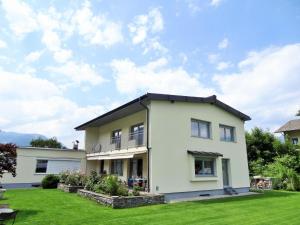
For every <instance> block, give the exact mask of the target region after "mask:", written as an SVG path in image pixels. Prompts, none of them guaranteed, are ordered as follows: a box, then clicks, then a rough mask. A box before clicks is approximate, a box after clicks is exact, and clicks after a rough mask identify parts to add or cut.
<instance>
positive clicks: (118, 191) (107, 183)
mask: <svg viewBox="0 0 300 225" xmlns="http://www.w3.org/2000/svg"><path fill="white" fill-rule="evenodd" d="M93 191H95V192H97V193H102V194H108V195H118V196H128V189H127V188H126V186H125V185H124V184H122V182H121V181H120V180H119V179H118V177H116V176H112V175H107V176H103V177H101V179H100V181H98V183H97V184H95V185H94V187H93Z"/></svg>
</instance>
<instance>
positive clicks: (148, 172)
mask: <svg viewBox="0 0 300 225" xmlns="http://www.w3.org/2000/svg"><path fill="white" fill-rule="evenodd" d="M139 103H140V105H141V106H143V107H144V108H145V109H146V120H147V135H146V148H147V177H148V182H147V189H148V190H147V191H148V192H150V149H151V148H150V146H149V111H150V110H149V108H148V106H146V105H145V104H144V103H143V102H142V101H141V98H139Z"/></svg>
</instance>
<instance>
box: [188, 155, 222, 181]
mask: <svg viewBox="0 0 300 225" xmlns="http://www.w3.org/2000/svg"><path fill="white" fill-rule="evenodd" d="M196 161H201V164H202V167H203V168H205V162H212V163H213V167H212V168H213V172H212V173H211V174H196ZM193 162H194V165H193V168H194V177H196V178H197V177H198V178H199V177H216V176H217V161H216V158H210V157H198V156H195V157H194V160H193Z"/></svg>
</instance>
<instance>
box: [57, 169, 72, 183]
mask: <svg viewBox="0 0 300 225" xmlns="http://www.w3.org/2000/svg"><path fill="white" fill-rule="evenodd" d="M69 174H70V172H69V171H63V172H61V173H59V182H60V183H63V184H64V183H66V180H67V178H68V176H69Z"/></svg>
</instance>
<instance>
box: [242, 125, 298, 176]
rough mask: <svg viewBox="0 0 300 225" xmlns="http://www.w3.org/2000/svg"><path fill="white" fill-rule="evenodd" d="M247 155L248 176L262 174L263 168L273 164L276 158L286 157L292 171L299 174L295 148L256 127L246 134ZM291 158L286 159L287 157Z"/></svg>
mask: <svg viewBox="0 0 300 225" xmlns="http://www.w3.org/2000/svg"><path fill="white" fill-rule="evenodd" d="M246 144H247V155H248V161H249V170H250V176H254V175H258V174H262V171H263V170H264V166H266V165H267V164H270V163H273V162H274V160H275V158H277V157H287V158H286V159H283V160H287V161H289V163H290V164H293V169H294V170H295V171H297V172H300V164H299V158H300V157H299V152H298V151H296V149H295V146H293V145H292V144H291V143H290V142H288V141H286V142H285V143H282V142H281V141H280V140H279V139H278V138H276V137H275V136H274V134H272V133H271V132H269V131H264V130H263V129H260V128H258V127H255V128H253V129H252V130H251V131H250V132H246ZM290 156H291V157H292V156H294V157H293V158H288V157H290Z"/></svg>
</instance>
